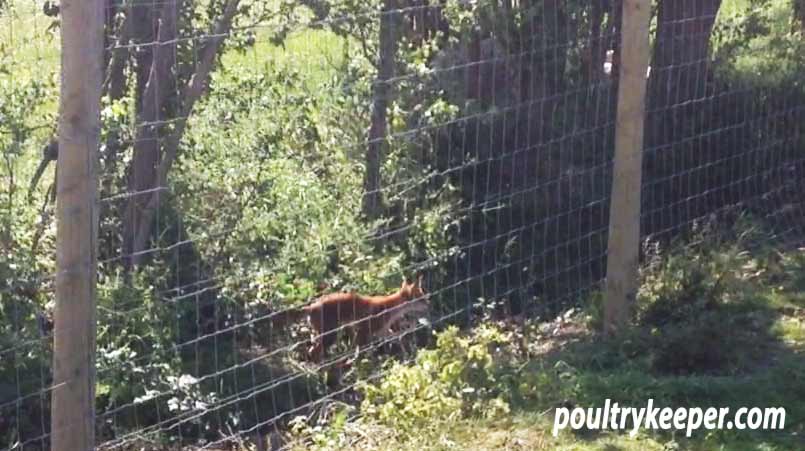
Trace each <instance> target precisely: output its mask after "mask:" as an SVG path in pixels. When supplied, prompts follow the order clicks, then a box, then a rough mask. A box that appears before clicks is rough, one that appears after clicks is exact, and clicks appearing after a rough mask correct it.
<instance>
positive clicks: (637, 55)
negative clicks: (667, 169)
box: [604, 0, 651, 334]
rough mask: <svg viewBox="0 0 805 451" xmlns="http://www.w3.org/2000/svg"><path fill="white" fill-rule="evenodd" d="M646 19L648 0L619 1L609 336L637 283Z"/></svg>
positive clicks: (623, 315)
mask: <svg viewBox="0 0 805 451" xmlns="http://www.w3.org/2000/svg"><path fill="white" fill-rule="evenodd" d="M650 20H651V0H624V2H623V25H622V27H621V30H622V37H621V58H620V61H621V66H620V68H619V72H620V78H619V84H618V114H617V123H616V131H615V162H614V165H615V166H614V169H613V181H612V196H611V201H610V210H609V241H608V250H607V282H606V297H605V299H604V330H605V332H606V333H608V334H614V333H615V332H617V331H618V330H620V329H621V328H622V327H623V326H624V325H625V324H626V323H627V322H628V320H629V313H630V308H631V306H632V304H633V303H634V299H635V296H636V295H637V289H638V283H639V281H638V263H639V262H638V260H639V251H640V188H641V179H642V165H643V122H644V117H645V110H646V107H645V105H646V103H645V99H646V82H647V81H646V73H647V70H648V62H649V22H650Z"/></svg>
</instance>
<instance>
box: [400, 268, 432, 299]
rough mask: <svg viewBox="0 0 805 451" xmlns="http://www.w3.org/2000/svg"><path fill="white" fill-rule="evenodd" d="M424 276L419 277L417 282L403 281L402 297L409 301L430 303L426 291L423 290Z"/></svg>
mask: <svg viewBox="0 0 805 451" xmlns="http://www.w3.org/2000/svg"><path fill="white" fill-rule="evenodd" d="M422 277H423V276H422V274H420V275H419V277H417V279H416V282H413V283H411V282H408V280H403V283H402V287H400V293H401V294H402V296H403V297H404V298H405V299H407V300H409V301H410V300H414V299H417V300H421V301H423V302H425V303H429V300H428V298H427V293H425V290H424V289H422Z"/></svg>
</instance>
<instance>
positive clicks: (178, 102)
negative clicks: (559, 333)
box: [0, 0, 805, 449]
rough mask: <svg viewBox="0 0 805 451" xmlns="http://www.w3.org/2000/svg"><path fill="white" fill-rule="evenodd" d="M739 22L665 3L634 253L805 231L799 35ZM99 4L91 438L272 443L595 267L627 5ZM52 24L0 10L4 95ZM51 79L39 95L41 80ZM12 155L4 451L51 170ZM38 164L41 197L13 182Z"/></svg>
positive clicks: (39, 73)
mask: <svg viewBox="0 0 805 451" xmlns="http://www.w3.org/2000/svg"><path fill="white" fill-rule="evenodd" d="M730 5H732V3H731V2H728V1H723V2H722V1H718V0H707V1H681V2H679V1H678V2H674V1H665V0H661V1H659V2H657V5H656V12H655V13H656V14H655V20H654V23H653V27H652V43H651V46H652V47H651V48H652V58H651V68H650V71H649V73H648V74H647V77H648V95H647V99H646V105H647V107H646V109H647V115H646V127H645V150H644V173H643V190H642V192H643V201H642V210H641V218H642V237H643V238H646V239H648V238H651V239H656V240H668V239H671V238H674V237H676V236H679V235H680V234H684V233H686V232H687V231H689V230H690V229H691V227H693V226H694V224H695V223H697V221H702V220H712V218H715V220H716V221H717V222H718V223H719V224H721V225H723V226H724V227H729V226H730V224H732V222H733V221H734V217H735V216H736V215H747V214H751V215H752V216H753V217H755V218H758V220H760V221H764V222H766V223H768V225H769V230H770V233H772V234H774V235H776V236H779V237H781V238H783V239H784V240H787V241H791V242H796V241H797V240H800V239H801V236H802V230H801V228H802V210H801V208H802V200H803V197H802V194H801V189H798V188H799V184H801V183H802V181H803V175H804V174H803V170H805V167H803V156H804V155H803V153H802V149H803V142H802V135H801V129H802V124H803V121H802V119H803V117H802V114H803V106H805V93H803V91H802V89H801V76H800V75H799V74H798V73H797V66H796V63H795V62H792V63H790V65H789V66H786V67H784V68H777V67H776V66H775V65H776V64H779V61H781V59H782V58H784V57H785V55H787V54H790V53H791V52H793V53H796V51H795V50H798V49H799V47H797V49H795V50H792V49H791V48H790V45H791V41H784V44H779V43H777V44H775V43H776V42H777V41H774V40H773V39H767V36H768V35H770V34H772V33H773V32H774V30H773V27H772V29H766V30H765V31H763V30H761V31H758V30H755V29H752V28H751V27H750V25H751V23H753V22H751V20H750V19H752V18H754V20H764V18H765V16H763V11H762V9H752V10H751V11H737V12H736V10H735V9H734V8H733V7H732V6H730ZM786 5H787V3H786ZM728 6H729V8H728ZM775 7H780V6H779V5H777V4H776V3H775ZM104 8H105V43H104V44H105V51H104V54H103V60H104V67H105V68H106V72H105V75H104V83H103V88H102V102H101V120H102V128H101V146H100V171H99V178H100V180H99V189H100V202H99V208H100V224H99V237H98V268H97V273H98V281H97V284H98V295H97V309H98V331H97V352H96V353H95V355H94V359H95V367H96V368H97V374H96V385H95V390H96V409H97V411H96V414H95V419H94V421H95V425H96V435H97V443H98V446H99V447H100V448H103V449H134V448H137V449H143V448H146V449H148V448H153V449H173V448H177V449H178V448H182V447H189V448H193V449H195V448H203V449H222V448H224V447H231V446H243V443H244V442H245V441H252V440H258V438H259V440H262V438H261V437H262V436H265V435H269V434H270V435H271V436H272V437H273V438H274V439H277V438H278V437H281V436H283V434H284V433H285V431H287V428H288V424H289V422H290V421H291V420H292V419H293V418H295V417H297V416H305V417H307V418H308V419H309V420H311V421H313V419H315V418H317V417H318V416H326V415H327V412H328V409H329V408H330V407H329V406H331V405H332V404H333V403H347V404H356V403H357V402H359V400H360V397H361V392H360V390H359V388H358V382H359V381H374V380H377V379H378V378H380V377H382V375H383V371H384V368H386V367H385V366H384V365H383V364H382V362H383V361H384V360H385V359H387V358H390V357H391V358H394V359H398V360H408V359H411V358H412V357H413V356H414V355H415V352H416V350H417V349H420V348H423V347H427V346H428V345H429V344H430V343H431V340H432V336H433V331H434V330H441V329H443V328H445V327H446V326H448V325H457V326H460V327H467V326H470V325H472V324H474V323H475V322H476V321H478V320H479V319H483V318H489V317H492V318H509V319H511V318H524V317H528V318H533V319H540V318H543V319H549V318H552V317H553V316H555V315H557V314H559V313H561V312H562V311H563V310H564V309H567V308H569V307H571V306H573V305H577V304H578V303H579V302H582V300H583V299H584V298H585V296H587V295H588V294H589V293H590V292H592V291H594V290H597V289H599V288H600V287H601V284H602V282H603V281H604V280H605V269H606V258H607V233H608V231H609V224H608V221H609V214H610V212H609V205H610V190H611V186H612V160H613V154H614V145H615V144H614V136H615V127H616V126H617V124H616V112H617V91H618V88H619V86H618V80H619V73H620V70H621V65H620V60H621V55H620V54H619V52H620V36H621V35H622V33H623V30H622V29H621V28H622V27H621V2H618V1H609V0H594V1H592V2H571V1H544V2H521V1H512V0H503V1H499V0H494V1H492V0H480V1H463V0H438V1H437V0H382V1H372V2H352V1H348V0H347V1H340V0H335V1H334V0H305V1H301V2H294V1H285V0H277V1H258V2H254V1H244V0H221V1H210V2H186V1H181V0H167V1H165V0H160V1H140V0H136V1H123V2H108V3H105V7H104ZM58 14H59V11H58V7H56V6H55V5H53V4H51V3H45V4H44V5H43V4H41V3H31V2H24V1H22V0H11V1H9V2H7V3H4V2H2V0H0V21H3V22H4V25H6V26H4V27H3V30H4V31H3V33H4V34H5V35H6V36H7V39H6V38H4V42H3V44H4V45H3V47H2V48H1V49H0V52H2V54H0V57H2V58H3V59H2V60H0V64H2V66H0V69H2V70H0V86H1V87H2V89H3V90H7V89H15V88H14V87H15V86H17V85H18V84H19V83H21V81H20V79H19V77H20V75H19V74H20V73H21V72H20V71H21V70H22V69H20V68H27V69H26V70H28V71H29V73H28V75H27V77H29V78H30V80H32V81H36V80H38V78H39V77H43V78H44V77H46V76H47V74H48V71H50V72H52V73H53V74H56V73H58V66H57V65H56V64H57V61H56V59H57V55H58V52H57V51H56V50H55V48H54V47H53V45H54V44H53V40H56V39H57V38H56V37H52V38H45V37H43V36H38V35H36V36H34V35H31V36H30V37H29V34H28V31H27V30H37V32H41V33H51V34H52V33H56V32H57V30H58V24H57V23H56V24H55V25H52V30H55V31H42V30H49V28H48V27H49V26H51V19H49V16H58ZM790 16H791V24H793V25H791V24H789V25H791V26H792V27H794V29H795V31H794V32H791V33H792V34H791V36H793V37H792V38H791V40H792V41H793V40H795V37H796V36H799V34H798V33H799V32H801V31H802V30H801V27H799V28H797V26H798V25H797V24H798V23H799V22H797V16H796V11H795V10H793V9H792V10H791V11H790ZM767 19H768V18H765V20H767ZM22 30H26V31H25V32H23V31H22ZM54 36H55V35H54ZM23 38H24V39H31V40H32V41H31V42H34V43H35V44H33V45H35V46H37V45H41V47H42V48H41V52H42V54H43V55H45V56H42V57H41V58H40V59H39V62H37V63H36V64H32V63H30V62H28V61H26V60H25V58H27V56H25V54H24V53H22V52H20V51H12V50H11V47H13V46H14V45H18V41H19V40H20V39H23ZM48 39H50V40H48ZM5 44H8V46H6V45H5ZM775 45H778V46H780V47H775ZM798 45H799V44H798ZM786 46H788V47H786ZM800 46H801V45H800ZM789 56H790V55H789ZM786 61H788V60H786ZM38 65H41V67H40V66H38ZM747 67H751V68H760V69H763V68H765V69H766V72H763V71H759V72H758V71H756V72H752V71H750V70H747V69H746V68H747ZM758 73H760V74H761V75H758ZM771 74H774V75H775V76H774V77H772V76H771ZM43 89H45V94H46V95H44V94H43V95H42V96H41V97H43V98H50V99H51V100H50V101H51V102H52V99H53V98H54V93H55V89H56V83H55V81H54V82H53V83H52V86H48V87H47V88H43ZM10 92H11V91H9V92H6V93H4V94H3V95H4V96H5V99H6V100H8V99H11V100H9V101H8V102H7V103H9V104H13V103H15V102H16V103H17V104H21V102H20V101H15V100H14V98H13V97H10V96H11V94H9V93H10ZM48 96H49V97H48ZM29 97H30V98H31V99H33V100H31V102H34V104H33V105H32V106H31V107H28V108H27V109H28V111H39V110H42V111H46V112H48V113H43V114H42V115H41V116H39V119H38V122H37V123H36V124H34V123H32V122H31V120H32V119H31V118H30V117H27V116H26V115H25V114H22V113H20V112H17V113H14V112H13V111H10V110H9V111H5V110H3V108H5V104H0V114H2V115H4V116H7V117H9V118H15V117H23V118H26V117H27V118H26V119H25V120H24V121H23V122H20V123H21V124H23V125H24V126H25V127H28V128H30V127H39V126H42V127H49V126H50V125H49V124H51V123H55V119H54V117H55V109H54V108H53V105H49V104H48V100H42V99H41V98H38V97H37V95H36V94H34V95H29ZM3 100H4V99H0V102H2V101H3ZM35 108H36V109H35ZM14 114H17V116H14ZM42 117H44V118H45V120H42V119H41V118H42ZM7 124H13V122H11V121H9V122H5V123H4V124H0V131H2V133H0V140H2V142H3V146H5V147H6V148H8V149H12V147H11V146H13V145H18V144H19V143H22V145H24V146H27V147H28V148H31V149H33V148H36V147H37V146H40V147H41V146H42V145H44V146H45V152H44V156H43V158H42V161H43V166H42V167H46V165H47V162H48V161H50V160H51V159H53V158H52V157H51V156H50V155H51V154H52V153H54V152H57V149H58V145H57V143H56V144H55V146H54V145H52V144H51V145H47V144H49V143H50V138H51V136H50V135H48V133H51V132H52V130H50V129H44V130H43V131H42V133H38V134H32V135H31V136H27V135H26V136H22V135H19V134H18V132H17V131H16V130H15V129H14V128H13V127H12V126H11V125H7ZM15 143H17V144H15ZM43 143H44V144H43ZM54 149H55V150H54ZM29 150H30V149H29ZM48 152H50V154H49V153H48ZM7 155H8V156H7ZM12 155H13V154H12V153H11V151H7V150H4V156H6V163H7V166H6V168H5V169H4V171H3V172H0V173H3V176H4V178H2V179H0V180H3V183H4V185H5V186H3V187H2V188H1V189H2V191H0V194H6V195H7V196H6V197H7V198H8V199H9V203H8V206H7V207H6V208H5V209H4V212H3V214H4V224H9V225H7V226H6V230H7V232H6V237H5V238H4V239H3V237H0V244H4V245H5V246H4V247H5V250H6V253H7V254H8V257H7V258H5V259H3V258H0V270H2V271H4V272H7V273H8V276H6V277H5V280H4V281H3V285H0V296H2V297H3V302H2V304H0V313H2V316H1V317H0V320H2V321H0V356H2V358H1V359H0V449H43V448H47V447H48V446H49V438H50V434H51V433H52V431H51V427H50V418H49V402H50V401H49V399H50V393H51V391H52V390H53V386H52V385H53V384H52V376H51V365H50V361H51V357H52V356H51V353H50V349H51V346H52V340H51V338H52V335H51V328H52V324H51V323H50V319H49V311H50V309H51V308H52V293H51V291H52V283H51V282H52V279H53V276H51V275H50V274H53V270H54V268H53V263H51V262H50V260H49V259H52V255H53V252H54V231H53V230H52V218H51V216H52V210H53V204H52V201H53V200H52V191H53V188H50V189H49V188H48V186H47V185H48V184H49V183H50V182H51V181H52V179H53V177H58V174H54V173H53V172H52V170H50V171H32V169H33V166H36V161H34V162H33V164H31V163H30V162H26V161H25V160H24V159H23V158H22V157H20V158H19V159H18V160H12V157H11V156H12ZM29 160H30V158H29ZM10 161H13V162H12V163H9V162H10ZM14 165H16V166H14ZM29 166H30V167H29ZM24 171H28V172H24ZM34 172H35V173H38V174H39V175H37V176H36V177H34V179H35V180H36V183H33V184H32V187H33V188H32V190H31V193H33V194H31V195H32V196H34V197H33V198H34V199H36V200H37V201H38V203H40V204H41V205H43V206H42V207H41V209H39V208H37V209H32V207H31V205H32V204H33V203H32V202H30V200H23V197H21V194H20V190H19V189H17V188H15V187H18V186H19V183H20V182H19V181H14V175H15V174H23V176H22V177H30V176H31V174H32V173H34ZM43 174H44V176H43ZM17 177H20V176H19V175H18V176H17ZM40 177H42V180H41V181H40V180H39V179H40ZM25 194H26V195H28V193H25ZM29 204H30V205H29ZM15 212H16V213H15ZM14 221H17V222H18V223H19V224H17V223H15V222H14ZM29 224H35V225H36V227H33V228H32V229H31V230H34V232H28V231H26V232H25V233H24V234H23V233H21V232H18V231H17V229H16V228H15V227H17V228H20V229H24V228H25V227H26V226H27V225H29ZM15 233H16V234H17V235H15ZM21 245H27V246H28V248H30V251H25V252H21V251H14V246H21ZM22 254H25V255H22ZM23 258H24V259H27V260H23ZM29 261H30V263H29ZM20 267H25V268H27V269H26V271H22V270H20V269H19V268H20ZM420 275H421V276H422V279H421V282H417V276H420ZM406 279H407V280H409V281H410V282H412V283H413V285H406V283H405V282H403V285H402V287H401V286H400V283H401V281H404V280H406ZM418 283H419V284H418ZM420 284H421V285H420ZM420 286H421V288H422V289H423V290H424V291H423V292H420V291H419V288H420ZM332 293H343V294H342V295H330V296H329V297H327V296H326V295H328V294H332ZM322 296H325V297H322ZM423 305H424V306H425V307H422V306H423ZM259 440H258V441H259ZM261 446H262V445H261Z"/></svg>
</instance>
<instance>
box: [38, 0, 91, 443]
mask: <svg viewBox="0 0 805 451" xmlns="http://www.w3.org/2000/svg"><path fill="white" fill-rule="evenodd" d="M103 21H104V10H103V0H62V1H61V104H60V116H59V156H58V162H57V167H58V175H57V179H58V180H57V185H56V190H57V198H56V226H57V230H56V308H55V312H54V335H53V391H52V394H51V397H52V398H51V399H52V403H51V420H52V421H51V435H50V440H51V449H53V450H55V451H68V450H69V451H79V450H91V449H93V448H94V447H95V281H96V264H97V255H96V254H97V252H96V249H97V236H98V229H97V227H98V191H97V183H98V176H97V173H96V166H97V160H98V144H99V142H98V140H99V132H100V95H101V83H102V80H103V73H102V60H103Z"/></svg>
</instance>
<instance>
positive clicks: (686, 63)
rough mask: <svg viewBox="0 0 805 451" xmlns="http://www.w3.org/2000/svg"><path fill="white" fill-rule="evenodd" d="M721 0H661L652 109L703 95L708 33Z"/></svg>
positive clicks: (653, 75) (652, 69) (654, 62)
mask: <svg viewBox="0 0 805 451" xmlns="http://www.w3.org/2000/svg"><path fill="white" fill-rule="evenodd" d="M720 6H721V0H698V1H692V2H691V1H681V0H662V1H660V3H659V10H658V13H657V38H656V40H655V42H654V52H653V57H652V62H651V79H650V86H651V88H650V94H651V97H650V99H649V102H650V105H651V107H652V109H662V108H665V107H668V106H671V105H676V104H680V103H684V102H687V101H689V100H693V99H698V98H702V97H704V95H705V94H706V93H705V86H706V79H707V69H708V57H709V50H710V34H711V32H712V31H713V25H714V24H715V20H716V15H717V14H718V9H719V7H720Z"/></svg>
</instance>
